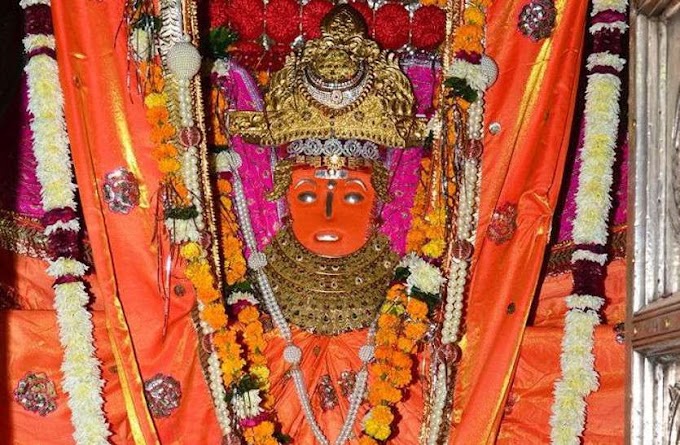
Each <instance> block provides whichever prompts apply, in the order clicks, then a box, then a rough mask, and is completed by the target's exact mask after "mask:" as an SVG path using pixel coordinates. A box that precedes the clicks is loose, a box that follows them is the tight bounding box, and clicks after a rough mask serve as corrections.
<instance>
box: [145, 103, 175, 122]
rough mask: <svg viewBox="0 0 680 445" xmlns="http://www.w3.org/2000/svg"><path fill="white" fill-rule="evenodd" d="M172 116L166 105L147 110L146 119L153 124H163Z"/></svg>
mask: <svg viewBox="0 0 680 445" xmlns="http://www.w3.org/2000/svg"><path fill="white" fill-rule="evenodd" d="M169 118H170V112H169V111H168V109H167V108H166V107H152V108H147V110H146V119H147V120H148V121H149V123H150V124H151V125H153V126H161V125H162V124H163V123H165V122H167V121H168V119H169Z"/></svg>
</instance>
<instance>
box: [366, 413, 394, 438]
mask: <svg viewBox="0 0 680 445" xmlns="http://www.w3.org/2000/svg"><path fill="white" fill-rule="evenodd" d="M364 427H365V429H366V434H368V435H369V436H373V437H375V438H376V439H378V440H387V438H388V437H390V434H392V431H391V430H390V426H389V425H385V424H382V423H380V422H377V421H375V420H373V419H372V418H368V419H366V422H365V424H364Z"/></svg>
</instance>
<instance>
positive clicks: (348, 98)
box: [229, 5, 425, 147]
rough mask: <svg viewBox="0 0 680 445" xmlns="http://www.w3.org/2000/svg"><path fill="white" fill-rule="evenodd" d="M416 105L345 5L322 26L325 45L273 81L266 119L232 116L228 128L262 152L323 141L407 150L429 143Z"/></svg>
mask: <svg viewBox="0 0 680 445" xmlns="http://www.w3.org/2000/svg"><path fill="white" fill-rule="evenodd" d="M414 102H415V100H414V96H413V91H412V89H411V84H410V82H409V79H408V78H407V77H406V75H405V74H404V73H403V72H402V71H401V69H400V68H399V64H398V62H397V60H396V59H395V58H394V57H393V55H392V54H390V53H388V52H386V51H381V50H380V49H379V47H378V45H377V44H376V43H375V42H374V41H373V40H370V39H369V38H367V37H366V25H365V23H364V21H363V18H362V17H361V16H360V15H359V14H358V13H357V12H356V11H355V10H354V9H353V8H351V7H350V6H348V5H340V6H337V7H335V8H334V9H333V10H332V11H331V12H330V13H329V14H328V15H327V16H326V18H325V19H324V21H323V23H322V35H321V37H320V38H318V39H314V40H310V41H308V42H306V43H305V44H304V47H303V48H302V50H301V51H299V52H293V53H291V54H290V55H289V56H288V58H287V59H286V63H285V65H284V67H283V68H282V69H281V70H280V71H278V72H276V73H274V74H273V75H272V78H271V84H270V88H269V91H268V92H267V94H266V95H265V107H266V108H265V111H264V112H260V111H235V112H232V113H230V115H229V119H230V123H229V127H230V130H231V132H232V134H238V135H241V136H242V137H243V138H244V139H245V140H246V141H248V142H252V143H257V144H260V145H280V144H284V143H288V142H291V141H299V140H310V139H311V140H314V139H316V140H318V139H321V140H363V141H370V142H373V143H375V144H381V145H387V146H390V147H410V146H416V145H420V144H422V141H423V140H424V136H425V122H424V121H423V120H421V119H417V118H415V111H414V110H415V107H414Z"/></svg>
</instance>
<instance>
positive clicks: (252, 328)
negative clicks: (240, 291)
mask: <svg viewBox="0 0 680 445" xmlns="http://www.w3.org/2000/svg"><path fill="white" fill-rule="evenodd" d="M254 309H255V310H256V311H257V309H256V308H254ZM244 310H245V309H244ZM241 312H243V311H241ZM239 315H241V313H240V312H239ZM259 318H260V314H259V311H258V314H257V319H256V321H257V320H259ZM263 333H264V328H263V327H262V323H255V322H253V323H248V324H247V325H246V327H245V328H244V329H243V336H244V337H245V338H246V340H248V339H255V340H257V339H260V338H262V334H263Z"/></svg>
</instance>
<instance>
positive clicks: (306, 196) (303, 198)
mask: <svg viewBox="0 0 680 445" xmlns="http://www.w3.org/2000/svg"><path fill="white" fill-rule="evenodd" d="M297 198H298V201H300V202H304V203H305V204H311V203H313V202H314V201H316V193H314V192H302V193H300V194H299V195H298V197H297Z"/></svg>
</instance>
